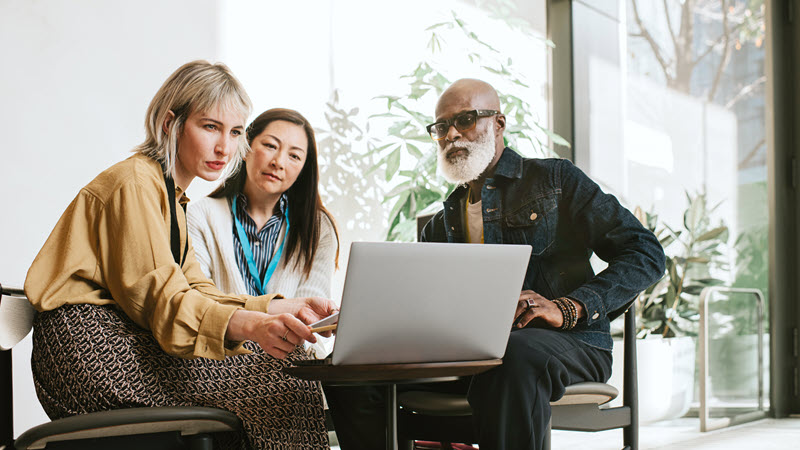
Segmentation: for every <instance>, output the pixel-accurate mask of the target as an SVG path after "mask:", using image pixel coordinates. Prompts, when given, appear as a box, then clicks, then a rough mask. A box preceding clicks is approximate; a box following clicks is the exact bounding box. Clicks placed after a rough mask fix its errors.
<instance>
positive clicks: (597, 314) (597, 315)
mask: <svg viewBox="0 0 800 450" xmlns="http://www.w3.org/2000/svg"><path fill="white" fill-rule="evenodd" d="M598 317H600V313H598V312H596V313H594V314H593V315H592V320H597V318H598Z"/></svg>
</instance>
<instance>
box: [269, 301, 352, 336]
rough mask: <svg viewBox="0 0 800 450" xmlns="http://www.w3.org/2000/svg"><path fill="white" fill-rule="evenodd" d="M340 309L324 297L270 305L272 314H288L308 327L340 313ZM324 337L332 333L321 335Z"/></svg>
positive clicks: (274, 302) (277, 302) (272, 302)
mask: <svg viewBox="0 0 800 450" xmlns="http://www.w3.org/2000/svg"><path fill="white" fill-rule="evenodd" d="M338 310H339V308H338V307H337V306H336V303H334V302H333V300H329V299H326V298H322V297H302V298H288V299H278V300H273V301H271V302H270V303H269V312H270V314H278V313H286V314H291V315H293V316H295V317H297V318H298V319H300V320H301V321H303V322H304V323H305V324H306V325H311V324H312V323H314V322H317V321H319V320H322V319H324V318H326V317H328V316H330V315H331V314H333V313H335V312H336V311H338ZM320 334H321V335H322V336H325V337H330V336H331V332H330V331H326V332H324V333H320Z"/></svg>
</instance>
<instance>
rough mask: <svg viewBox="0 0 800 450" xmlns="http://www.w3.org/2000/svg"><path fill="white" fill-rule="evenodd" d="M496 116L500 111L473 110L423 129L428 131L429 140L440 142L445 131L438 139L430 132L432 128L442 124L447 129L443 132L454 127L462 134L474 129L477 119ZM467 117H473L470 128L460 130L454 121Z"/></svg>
mask: <svg viewBox="0 0 800 450" xmlns="http://www.w3.org/2000/svg"><path fill="white" fill-rule="evenodd" d="M498 114H500V111H495V110H493V109H473V110H471V111H464V112H462V113H460V114H456V115H455V116H453V117H451V118H450V119H447V120H440V121H438V122H434V123H432V124H430V125H428V126H427V127H425V129H426V130H428V135H429V136H430V137H431V139H433V140H434V141H441V140H442V139H444V138H446V137H447V131H445V133H444V135H443V136H442V137H439V138H437V137H435V136H434V135H433V132H432V131H431V130H433V127H435V126H437V125H442V124H443V125H446V126H447V128H445V130H450V127H451V126H455V127H456V130H458V132H459V133H463V132H465V131H469V130H471V129H473V128H475V125H477V124H478V119H479V118H481V117H492V116H496V115H498ZM468 115H474V116H475V121H474V122H472V126H471V127H469V128H464V129H460V128H459V127H458V126H457V125H456V120H458V119H459V118H461V117H463V116H468Z"/></svg>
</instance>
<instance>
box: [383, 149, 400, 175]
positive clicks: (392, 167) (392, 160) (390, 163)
mask: <svg viewBox="0 0 800 450" xmlns="http://www.w3.org/2000/svg"><path fill="white" fill-rule="evenodd" d="M398 169H400V148H397V149H396V150H395V151H393V152H392V153H390V154H389V156H388V157H387V159H386V181H390V180H391V179H392V177H394V174H395V173H397V170H398Z"/></svg>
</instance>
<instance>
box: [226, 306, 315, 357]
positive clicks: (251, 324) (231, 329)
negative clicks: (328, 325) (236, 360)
mask: <svg viewBox="0 0 800 450" xmlns="http://www.w3.org/2000/svg"><path fill="white" fill-rule="evenodd" d="M225 339H226V340H230V341H244V340H250V341H253V342H256V343H257V344H258V345H260V346H261V348H263V349H264V351H265V352H267V354H269V355H271V356H274V357H276V358H279V359H284V358H286V355H288V354H289V353H290V352H291V351H292V350H294V348H295V347H296V346H298V345H302V343H303V341H308V342H311V343H312V344H313V343H315V342H317V338H316V336H314V333H312V332H311V329H310V328H309V327H308V325H306V324H304V323H303V322H301V321H300V320H299V319H297V318H296V317H295V316H293V315H291V314H288V313H283V314H277V315H274V314H265V313H262V312H258V311H246V310H243V309H240V310H238V311H236V312H235V313H233V316H231V320H230V321H229V322H228V329H227V331H226V332H225Z"/></svg>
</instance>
